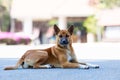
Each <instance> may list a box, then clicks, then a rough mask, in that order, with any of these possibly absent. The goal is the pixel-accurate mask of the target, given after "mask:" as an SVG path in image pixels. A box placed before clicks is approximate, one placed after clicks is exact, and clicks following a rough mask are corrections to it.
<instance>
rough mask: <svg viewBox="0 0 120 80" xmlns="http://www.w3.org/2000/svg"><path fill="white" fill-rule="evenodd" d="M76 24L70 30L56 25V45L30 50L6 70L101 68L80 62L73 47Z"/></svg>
mask: <svg viewBox="0 0 120 80" xmlns="http://www.w3.org/2000/svg"><path fill="white" fill-rule="evenodd" d="M73 30H74V26H73V25H71V26H70V27H69V29H68V30H60V29H59V28H58V26H57V25H56V24H55V25H54V31H55V34H56V45H55V46H53V47H50V48H47V49H35V50H28V51H26V52H25V54H24V55H23V56H22V57H21V58H20V59H19V61H18V62H17V63H16V65H15V66H11V67H6V68H4V70H15V69H18V68H19V67H20V66H22V68H33V69H40V68H53V67H55V68H57V67H58V68H82V69H89V68H99V66H98V65H93V64H89V63H82V62H78V61H77V59H76V56H75V53H74V49H73V47H72V39H71V36H72V34H73Z"/></svg>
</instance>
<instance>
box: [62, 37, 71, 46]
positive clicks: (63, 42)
mask: <svg viewBox="0 0 120 80" xmlns="http://www.w3.org/2000/svg"><path fill="white" fill-rule="evenodd" d="M68 43H69V42H68V40H67V38H66V37H63V38H61V39H60V44H61V45H67V44H68Z"/></svg>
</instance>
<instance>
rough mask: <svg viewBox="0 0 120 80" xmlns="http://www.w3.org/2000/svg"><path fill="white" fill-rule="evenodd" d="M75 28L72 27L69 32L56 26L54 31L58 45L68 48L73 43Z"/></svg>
mask: <svg viewBox="0 0 120 80" xmlns="http://www.w3.org/2000/svg"><path fill="white" fill-rule="evenodd" d="M73 30H74V27H73V25H71V26H70V28H69V29H68V30H60V29H59V28H58V26H57V25H54V31H55V34H56V43H57V44H58V45H59V46H61V47H64V46H67V45H69V44H71V43H72V39H71V35H72V33H73Z"/></svg>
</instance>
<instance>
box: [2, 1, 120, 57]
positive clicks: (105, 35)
mask: <svg viewBox="0 0 120 80" xmlns="http://www.w3.org/2000/svg"><path fill="white" fill-rule="evenodd" d="M54 24H57V25H58V26H59V28H60V29H67V28H68V27H69V26H70V25H71V24H73V25H74V27H75V30H74V34H73V36H72V38H73V42H74V44H73V46H74V47H75V51H76V52H81V54H79V55H78V56H80V55H82V56H81V58H90V59H91V58H92V59H94V58H95V59H99V58H100V59H101V58H104V59H111V57H112V59H113V58H114V59H119V58H120V57H119V55H120V50H119V49H120V0H0V57H1V58H4V57H5V58H6V57H8V58H9V57H10V58H11V57H14V58H16V57H20V55H22V54H23V53H24V52H25V51H26V50H28V49H34V48H46V47H49V46H51V45H53V44H54V43H55V34H54V30H53V25H54ZM79 50H80V51H79ZM91 54H94V55H96V56H94V57H93V56H92V57H90V55H91ZM87 55H88V56H87ZM110 55H111V56H110Z"/></svg>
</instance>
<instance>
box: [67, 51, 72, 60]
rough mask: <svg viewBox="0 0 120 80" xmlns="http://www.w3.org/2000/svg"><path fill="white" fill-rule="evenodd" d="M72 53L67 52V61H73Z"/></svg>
mask: <svg viewBox="0 0 120 80" xmlns="http://www.w3.org/2000/svg"><path fill="white" fill-rule="evenodd" d="M70 54H71V52H70V51H69V50H67V60H68V61H70V60H72V57H71V55H70Z"/></svg>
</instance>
